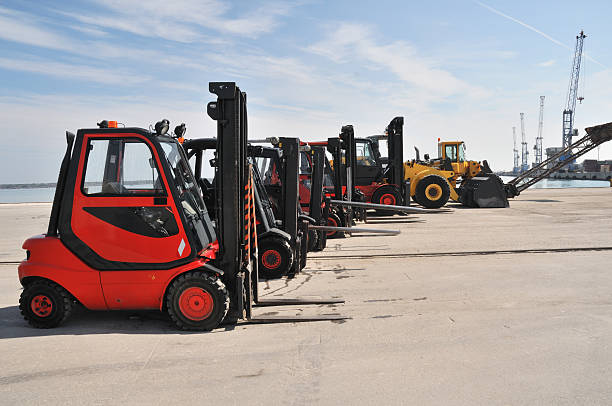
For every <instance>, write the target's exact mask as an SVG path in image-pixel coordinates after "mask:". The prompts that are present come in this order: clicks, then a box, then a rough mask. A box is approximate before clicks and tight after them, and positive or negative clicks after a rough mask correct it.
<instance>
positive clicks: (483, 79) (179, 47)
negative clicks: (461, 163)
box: [0, 0, 612, 183]
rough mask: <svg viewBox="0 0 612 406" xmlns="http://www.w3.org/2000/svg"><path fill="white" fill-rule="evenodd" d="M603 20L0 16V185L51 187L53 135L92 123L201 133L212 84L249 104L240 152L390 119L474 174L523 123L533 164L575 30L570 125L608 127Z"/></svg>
mask: <svg viewBox="0 0 612 406" xmlns="http://www.w3.org/2000/svg"><path fill="white" fill-rule="evenodd" d="M611 12H612V3H610V2H607V1H587V2H581V3H576V2H569V1H539V2H532V1H500V0H497V1H496V0H482V1H481V2H479V1H472V0H456V1H450V0H448V1H442V0H439V1H429V2H417V1H385V0H379V1H377V2H365V1H363V2H360V1H316V0H303V1H299V0H297V1H274V0H271V1H261V2H258V1H236V2H230V1H221V0H199V1H198V0H175V1H162V0H148V1H135V0H121V1H120V0H110V1H109V0H104V1H103V0H89V1H79V2H77V1H62V2H57V1H36V2H24V1H11V0H8V1H0V49H1V51H2V52H1V53H0V78H2V81H1V82H2V86H1V87H0V118H2V121H3V127H4V129H3V130H4V131H2V135H0V137H1V138H0V142H1V143H2V148H1V149H0V151H1V152H0V169H1V170H0V183H13V182H36V181H54V180H55V178H56V176H57V168H58V167H59V162H60V160H61V155H62V151H63V149H64V138H63V133H64V131H65V130H66V129H68V130H72V131H74V130H76V129H78V128H87V127H93V126H95V123H96V122H97V121H100V120H102V119H113V120H118V121H120V122H123V123H126V124H127V125H130V126H141V127H147V126H148V125H149V124H152V123H155V122H156V121H158V120H159V119H161V118H168V119H169V120H170V121H171V123H172V124H178V123H180V122H185V123H186V124H187V128H188V131H187V136H188V137H204V136H211V135H214V131H215V127H214V123H213V122H212V120H210V119H209V118H208V117H207V116H205V114H204V107H205V105H206V103H207V102H208V101H209V100H211V99H212V95H210V94H209V93H208V82H209V81H236V82H237V83H238V84H239V86H240V87H241V88H242V90H243V91H246V92H247V94H248V100H249V119H250V127H249V131H250V136H251V137H253V138H262V137H264V136H270V135H277V136H280V135H282V136H292V135H294V136H299V137H301V138H304V139H310V140H315V139H324V138H328V137H331V136H334V135H336V134H337V133H338V132H339V130H340V127H341V126H342V125H345V124H353V125H354V127H355V131H356V134H357V136H366V135H371V134H375V133H380V132H381V131H382V130H383V129H384V127H385V126H386V124H387V123H388V122H389V121H390V120H391V119H392V118H393V117H394V116H398V115H403V116H404V117H405V123H406V124H405V140H406V141H405V145H406V153H407V158H411V157H413V149H412V146H413V145H417V146H419V148H420V150H421V152H422V153H423V152H430V153H434V150H435V144H436V140H437V138H438V137H441V138H443V139H457V138H458V139H463V140H465V141H466V143H467V144H468V149H467V151H468V157H469V158H470V159H477V160H482V159H487V160H488V161H489V163H490V164H491V166H492V167H493V169H508V168H511V166H512V126H516V127H517V131H520V130H519V129H520V123H519V113H520V112H524V113H525V117H526V133H527V140H528V143H529V146H530V153H532V152H533V151H532V147H533V143H534V140H535V137H536V133H537V124H538V123H537V119H538V107H539V96H540V95H544V96H546V101H545V112H544V118H545V121H544V146H545V147H546V146H557V145H558V144H560V140H561V112H562V110H563V108H564V104H565V100H564V99H565V96H566V92H567V85H568V82H569V73H570V66H571V58H572V54H573V47H574V43H575V36H576V35H577V33H578V32H579V31H580V30H581V29H584V30H585V32H586V34H587V36H588V37H587V39H586V40H585V51H586V54H587V56H586V57H585V58H584V59H583V61H584V68H583V72H582V73H583V77H584V79H585V81H584V82H583V84H584V86H583V88H582V89H581V90H580V93H581V95H583V96H584V97H585V100H584V102H583V104H581V105H579V106H578V109H577V112H576V127H577V128H579V129H580V130H581V133H582V132H583V129H584V127H586V126H589V125H594V124H600V123H604V122H609V121H612V101H611V100H610V97H609V93H610V89H611V88H612V70H611V68H610V67H612V56H611V55H610V52H609V51H608V48H609V39H610V38H612V28H611V26H610V24H609V15H610V14H611ZM600 152H601V157H602V159H603V158H604V157H606V158H609V159H612V145H607V146H604V147H602V148H601V151H600ZM592 156H596V153H592V154H591V157H592ZM530 160H531V157H530Z"/></svg>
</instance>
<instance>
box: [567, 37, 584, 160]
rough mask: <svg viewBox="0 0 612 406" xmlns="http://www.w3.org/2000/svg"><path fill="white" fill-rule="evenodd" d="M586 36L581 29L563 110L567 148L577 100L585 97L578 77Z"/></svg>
mask: <svg viewBox="0 0 612 406" xmlns="http://www.w3.org/2000/svg"><path fill="white" fill-rule="evenodd" d="M585 38H586V35H584V31H580V34H579V35H577V36H576V49H575V51H574V63H573V64H572V71H571V73H570V82H569V87H568V89H567V103H566V105H565V110H563V143H562V145H563V148H567V147H568V146H570V145H571V144H572V136H573V134H574V130H573V129H574V115H575V114H574V113H575V111H576V100H580V102H582V100H583V99H584V97H578V79H579V78H580V63H581V62H582V47H583V45H584V39H585ZM562 159H563V158H562Z"/></svg>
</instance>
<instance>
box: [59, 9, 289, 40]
mask: <svg viewBox="0 0 612 406" xmlns="http://www.w3.org/2000/svg"><path fill="white" fill-rule="evenodd" d="M94 2H95V3H97V5H98V6H100V7H101V8H104V9H105V11H104V15H103V16H101V15H100V13H98V12H96V13H84V12H82V11H79V12H70V13H63V14H66V15H68V16H70V17H72V18H75V19H77V20H78V21H80V22H82V23H85V24H90V25H94V26H98V27H106V28H110V29H115V30H121V31H125V32H130V33H133V34H137V35H141V36H146V37H158V38H164V39H168V40H172V41H177V42H194V41H198V42H202V41H213V42H215V41H219V39H218V38H216V37H214V36H212V35H211V36H209V37H206V36H204V35H202V33H201V28H208V29H212V30H214V31H217V32H220V33H225V34H233V35H239V36H246V37H253V38H255V37H257V36H259V35H261V34H264V33H269V32H272V31H273V30H274V29H276V27H277V26H278V24H279V17H282V16H285V15H287V14H288V13H289V12H290V11H291V9H292V8H293V7H295V4H293V3H287V2H281V1H270V2H267V3H264V4H263V5H262V6H260V7H258V8H256V9H254V10H252V11H250V12H248V13H246V14H244V15H242V16H239V17H234V15H235V14H236V11H235V10H234V9H232V8H231V7H230V6H229V5H228V3H227V2H224V1H221V0H174V1H167V0H147V1H140V0H94ZM229 15H231V17H230V16H229ZM221 41H223V40H221Z"/></svg>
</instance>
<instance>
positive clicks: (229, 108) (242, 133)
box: [196, 82, 257, 319]
mask: <svg viewBox="0 0 612 406" xmlns="http://www.w3.org/2000/svg"><path fill="white" fill-rule="evenodd" d="M209 90H210V92H211V93H214V94H216V95H217V100H216V101H212V102H209V103H208V106H207V113H208V115H209V116H210V118H212V119H213V120H216V121H217V166H216V167H215V172H216V173H215V177H216V180H217V185H216V188H215V190H216V191H217V194H216V200H217V205H216V206H217V207H216V210H217V213H216V219H217V230H219V233H220V234H221V236H222V238H221V239H220V244H219V251H220V252H219V257H220V261H219V266H220V267H221V269H223V271H224V274H223V281H224V283H225V284H226V286H227V287H228V291H229V292H232V297H231V298H230V314H229V317H233V318H235V319H238V318H242V315H243V312H244V311H245V310H246V313H247V314H246V316H247V317H251V314H250V304H251V300H250V298H251V284H252V281H251V272H252V271H253V270H254V271H255V273H256V272H257V268H256V267H257V265H256V264H257V261H252V258H251V255H249V252H248V250H249V249H250V248H255V247H250V246H247V243H246V242H247V240H248V239H249V237H250V236H249V233H250V230H245V228H246V227H247V225H248V224H247V222H248V215H249V213H247V208H248V207H249V204H250V202H249V198H248V193H249V192H250V190H248V189H249V188H250V172H249V167H248V165H247V134H248V132H247V130H248V129H247V116H246V93H243V92H241V91H240V89H239V88H238V87H237V86H236V84H235V83H233V82H211V83H209ZM196 164H197V163H196ZM245 189H246V192H247V194H245ZM239 196H242V199H240V198H236V197H239ZM253 280H257V278H256V277H254V278H253ZM245 303H246V304H247V306H246V308H245V306H244V305H245Z"/></svg>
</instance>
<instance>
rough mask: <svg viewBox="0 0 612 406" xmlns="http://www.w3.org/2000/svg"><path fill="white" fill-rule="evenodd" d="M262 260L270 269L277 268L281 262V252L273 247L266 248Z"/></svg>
mask: <svg viewBox="0 0 612 406" xmlns="http://www.w3.org/2000/svg"><path fill="white" fill-rule="evenodd" d="M261 262H262V263H263V265H264V266H265V267H266V268H268V269H276V268H278V267H279V266H280V264H281V254H280V252H278V251H276V250H273V249H269V250H266V251H264V253H263V256H262V257H261Z"/></svg>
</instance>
